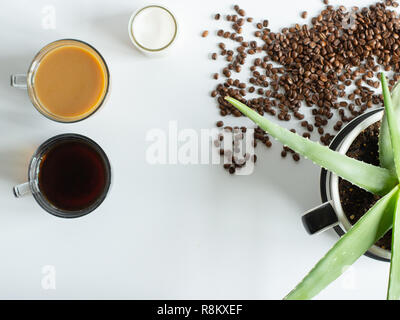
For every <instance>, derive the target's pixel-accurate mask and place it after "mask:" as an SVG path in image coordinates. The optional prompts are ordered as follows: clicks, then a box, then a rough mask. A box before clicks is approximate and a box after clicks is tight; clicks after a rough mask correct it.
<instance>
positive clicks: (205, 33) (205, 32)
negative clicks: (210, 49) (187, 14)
mask: <svg viewBox="0 0 400 320" xmlns="http://www.w3.org/2000/svg"><path fill="white" fill-rule="evenodd" d="M201 36H202V37H203V38H205V37H207V36H208V30H204V31H203V33H202V34H201Z"/></svg>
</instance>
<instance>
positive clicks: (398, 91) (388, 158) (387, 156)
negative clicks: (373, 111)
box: [379, 82, 400, 172]
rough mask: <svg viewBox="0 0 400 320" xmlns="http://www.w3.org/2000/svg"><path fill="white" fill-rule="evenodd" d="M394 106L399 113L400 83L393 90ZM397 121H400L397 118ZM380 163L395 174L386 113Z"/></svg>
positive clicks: (380, 132)
mask: <svg viewBox="0 0 400 320" xmlns="http://www.w3.org/2000/svg"><path fill="white" fill-rule="evenodd" d="M392 105H393V109H394V111H395V112H396V114H397V112H398V110H399V108H400V82H398V83H397V84H396V85H395V87H394V88H393V89H392ZM397 121H399V119H398V118H397ZM379 161H380V164H381V167H383V168H386V169H389V170H391V171H392V172H395V171H396V169H395V166H394V160H393V149H392V142H391V141H390V132H389V125H388V123H387V117H386V112H385V113H384V115H383V118H382V122H381V128H380V131H379Z"/></svg>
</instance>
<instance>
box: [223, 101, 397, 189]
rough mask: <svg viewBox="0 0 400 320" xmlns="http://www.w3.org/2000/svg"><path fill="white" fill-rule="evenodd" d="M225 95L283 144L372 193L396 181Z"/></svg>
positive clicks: (391, 185) (377, 168)
mask: <svg viewBox="0 0 400 320" xmlns="http://www.w3.org/2000/svg"><path fill="white" fill-rule="evenodd" d="M225 99H226V100H227V101H229V102H230V103H231V104H232V105H233V106H235V107H236V108H237V109H239V110H240V111H241V112H242V113H243V114H244V115H246V116H247V117H249V118H250V119H251V120H253V121H254V122H255V123H256V124H258V126H259V127H260V128H262V129H263V130H265V131H267V132H268V133H269V134H270V135H271V136H273V137H274V138H275V139H277V140H279V141H280V142H281V143H283V144H284V145H286V146H288V147H289V148H291V149H292V150H294V151H296V152H298V153H300V154H301V155H303V156H305V157H306V158H308V159H310V160H312V161H313V162H314V163H316V164H318V165H319V166H321V167H323V168H325V169H327V170H329V171H331V172H333V173H335V174H337V175H338V176H340V177H342V178H343V179H346V180H348V181H350V182H351V183H353V184H355V185H357V186H359V187H360V188H363V189H365V190H367V191H369V192H372V193H374V194H378V195H385V194H387V193H388V192H389V191H390V190H392V189H393V187H394V186H395V185H396V184H397V178H396V176H395V175H393V174H392V173H391V172H390V171H389V170H387V169H385V168H380V167H376V166H373V165H370V164H367V163H365V162H362V161H358V160H355V159H353V158H350V157H347V156H345V155H342V154H340V153H338V152H335V151H333V150H331V149H329V148H328V147H324V146H322V145H320V144H319V143H316V142H313V141H311V140H309V139H306V138H303V137H301V136H299V135H298V134H295V133H293V132H290V131H289V130H287V129H285V128H282V127H280V126H279V125H277V124H275V123H273V122H272V121H270V120H268V119H266V118H264V117H263V116H261V115H259V114H258V113H257V112H255V111H254V110H252V109H250V108H249V107H247V106H246V105H245V104H243V103H241V102H239V101H237V100H235V99H233V98H231V97H226V98H225Z"/></svg>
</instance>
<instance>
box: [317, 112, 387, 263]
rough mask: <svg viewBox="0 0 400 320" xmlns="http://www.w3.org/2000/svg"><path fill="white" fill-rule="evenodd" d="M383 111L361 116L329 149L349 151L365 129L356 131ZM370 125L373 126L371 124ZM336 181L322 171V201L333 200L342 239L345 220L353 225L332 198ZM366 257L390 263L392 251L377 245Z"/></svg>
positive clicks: (331, 174) (337, 229)
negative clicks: (345, 148)
mask: <svg viewBox="0 0 400 320" xmlns="http://www.w3.org/2000/svg"><path fill="white" fill-rule="evenodd" d="M383 110H384V109H383V108H379V109H376V110H372V111H370V112H368V113H365V114H363V115H361V116H358V117H356V118H355V119H354V120H352V121H351V122H349V123H348V124H347V125H346V126H345V127H344V128H343V129H342V130H341V131H339V133H338V134H337V135H336V136H335V138H334V139H333V140H332V142H331V144H330V145H329V148H330V149H332V150H335V151H340V152H341V153H343V152H344V153H346V152H347V150H344V148H343V149H342V146H344V147H347V149H348V147H350V145H351V144H352V143H353V141H354V139H356V138H357V137H358V135H359V134H360V132H361V131H362V130H363V129H359V130H358V131H356V129H357V128H361V125H362V124H363V123H365V122H367V120H369V118H371V117H373V116H376V114H379V113H382V114H383ZM377 121H379V120H377ZM377 121H374V122H373V123H376V122H377ZM369 125H371V124H369ZM369 125H368V126H369ZM368 126H367V127H368ZM364 129H365V128H364ZM353 132H356V133H355V134H353V135H351V133H353ZM351 138H352V139H351ZM345 142H346V144H344V143H345ZM335 179H336V180H338V177H337V176H336V175H335V174H333V173H331V172H328V171H327V170H326V169H321V174H320V193H321V200H322V202H323V203H325V202H327V201H331V200H333V206H334V209H335V211H336V213H337V215H338V219H339V225H337V226H335V227H333V229H334V230H335V232H336V233H337V234H338V235H339V236H340V237H341V236H343V235H344V234H345V233H346V232H347V229H346V227H345V225H346V223H343V220H344V219H345V220H346V221H345V222H347V225H351V224H350V222H349V221H348V219H347V217H346V216H345V214H344V211H343V208H342V206H341V204H340V201H339V203H338V202H337V201H338V200H337V196H335V197H333V196H332V193H333V191H332V189H333V186H334V185H335V184H334V183H333V181H334V180H335ZM336 186H337V184H336ZM334 192H337V193H338V190H336V191H334ZM334 198H335V199H334ZM335 200H336V201H335ZM338 211H342V212H338ZM364 255H365V256H367V257H369V258H373V259H375V260H380V261H386V262H389V261H390V251H388V250H386V249H382V248H380V247H378V246H376V245H375V244H374V245H373V246H372V247H371V248H370V249H368V251H367V252H365V253H364Z"/></svg>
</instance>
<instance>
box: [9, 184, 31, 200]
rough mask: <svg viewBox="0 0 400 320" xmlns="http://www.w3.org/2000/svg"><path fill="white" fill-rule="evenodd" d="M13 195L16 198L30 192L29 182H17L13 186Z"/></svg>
mask: <svg viewBox="0 0 400 320" xmlns="http://www.w3.org/2000/svg"><path fill="white" fill-rule="evenodd" d="M13 192H14V196H15V197H16V198H21V197H23V196H25V195H27V194H29V193H31V188H30V186H29V182H25V183H22V184H19V185H17V186H15V187H14V188H13Z"/></svg>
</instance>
